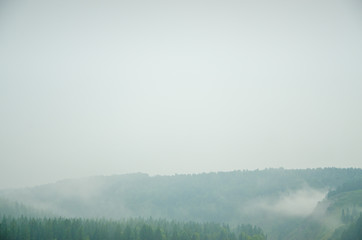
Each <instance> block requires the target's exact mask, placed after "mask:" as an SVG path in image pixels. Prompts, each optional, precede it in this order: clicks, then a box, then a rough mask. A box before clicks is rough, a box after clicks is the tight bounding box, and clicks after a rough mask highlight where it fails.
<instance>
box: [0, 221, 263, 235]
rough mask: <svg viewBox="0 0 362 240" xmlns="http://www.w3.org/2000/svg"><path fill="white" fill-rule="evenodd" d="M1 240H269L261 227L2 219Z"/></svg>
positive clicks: (214, 224) (149, 222) (153, 222)
mask: <svg viewBox="0 0 362 240" xmlns="http://www.w3.org/2000/svg"><path fill="white" fill-rule="evenodd" d="M0 239H1V240H55V239H56V240H73V239H74V240H266V239H267V237H266V236H265V235H264V233H263V231H262V230H261V229H260V228H258V227H253V226H251V225H239V226H238V227H236V228H233V229H231V228H230V227H229V226H228V225H222V224H217V223H196V222H175V221H166V220H152V219H148V220H144V219H130V220H127V221H114V220H105V219H81V218H77V219H76V218H28V217H19V218H13V217H5V216H4V217H3V218H2V220H1V223H0Z"/></svg>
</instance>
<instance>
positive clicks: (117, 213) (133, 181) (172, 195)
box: [0, 168, 362, 239]
mask: <svg viewBox="0 0 362 240" xmlns="http://www.w3.org/2000/svg"><path fill="white" fill-rule="evenodd" d="M348 182H362V170H361V169H337V168H324V169H305V170H285V169H267V170H256V171H234V172H218V173H204V174H194V175H174V176H148V175H147V174H127V175H114V176H98V177H91V178H84V179H74V180H65V181H60V182H58V183H54V184H48V185H42V186H38V187H34V188H27V189H17V190H8V191H2V192H0V197H5V198H7V199H13V200H16V201H18V202H22V203H25V204H27V205H30V206H32V207H34V208H37V209H44V210H46V211H49V212H52V213H55V214H58V215H61V216H64V217H91V218H92V217H106V218H112V219H124V218H129V217H146V218H148V217H153V218H165V219H176V220H182V221H200V222H220V223H222V222H226V223H230V224H239V223H241V224H243V223H245V224H249V223H250V224H253V225H258V226H261V227H262V228H263V229H264V230H266V232H272V231H273V229H277V230H278V229H279V226H282V225H283V224H285V223H293V221H299V220H300V219H303V218H305V217H307V216H308V215H310V214H311V213H312V212H313V211H314V209H315V207H316V206H317V203H318V202H319V201H321V200H323V199H324V198H325V196H326V194H327V192H328V191H330V190H335V191H340V190H339V189H340V187H339V186H343V184H345V183H348ZM338 187H339V188H338ZM331 194H333V193H331ZM357 201H358V200H357ZM278 231H279V230H278ZM271 239H272V238H271Z"/></svg>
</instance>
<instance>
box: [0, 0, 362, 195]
mask: <svg viewBox="0 0 362 240" xmlns="http://www.w3.org/2000/svg"><path fill="white" fill-rule="evenodd" d="M361 13H362V5H361V2H360V1H356V0H345V1H338V0H332V1H327V0H321V1H309V0H307V1H281V0H277V1H263V0H262V1H247V0H245V1H232V0H226V1H202V0H196V1H162V0H156V1H143V0H140V1H111V0H110V1H102V2H101V1H80V0H79V1H77V0H76V1H68V0H66V1H45V0H39V1H25V0H21V1H6V0H3V1H1V2H0V36H1V38H0V53H1V54H0V188H12V187H24V186H33V185H38V184H43V183H49V182H55V181H57V180H59V179H65V178H74V177H84V176H93V175H111V174H122V173H132V172H145V173H149V174H151V175H157V174H161V175H172V174H175V173H201V172H210V171H229V170H235V169H257V168H259V169H264V168H269V167H284V168H315V167H328V166H335V167H362V162H361V157H362V148H361V146H360V143H361V142H362V126H361V124H360V123H361V122H362V109H361V104H360V103H361V102H362V95H361V92H362V81H361V79H362V67H361V62H362V61H361V60H362V45H361V42H362V18H361V16H362V15H361Z"/></svg>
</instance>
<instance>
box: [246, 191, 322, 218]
mask: <svg viewBox="0 0 362 240" xmlns="http://www.w3.org/2000/svg"><path fill="white" fill-rule="evenodd" d="M326 194H327V191H321V190H320V189H313V188H310V187H305V188H303V189H298V190H296V191H290V192H287V193H284V194H282V195H280V196H278V198H277V199H261V200H260V201H256V203H254V204H251V206H249V207H251V209H254V211H255V210H256V209H257V210H262V211H266V212H269V213H273V214H278V215H284V216H293V217H307V216H309V215H311V214H312V213H313V212H314V210H315V209H316V207H317V204H318V203H319V202H321V201H322V200H323V199H324V198H325V196H326Z"/></svg>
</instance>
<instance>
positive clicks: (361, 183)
mask: <svg viewBox="0 0 362 240" xmlns="http://www.w3.org/2000/svg"><path fill="white" fill-rule="evenodd" d="M356 190H362V176H360V178H359V179H354V180H353V181H348V182H346V183H343V184H342V185H341V186H338V187H337V188H336V190H333V191H330V192H329V193H328V197H329V198H330V197H333V196H335V195H337V194H339V193H343V192H349V191H356Z"/></svg>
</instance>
